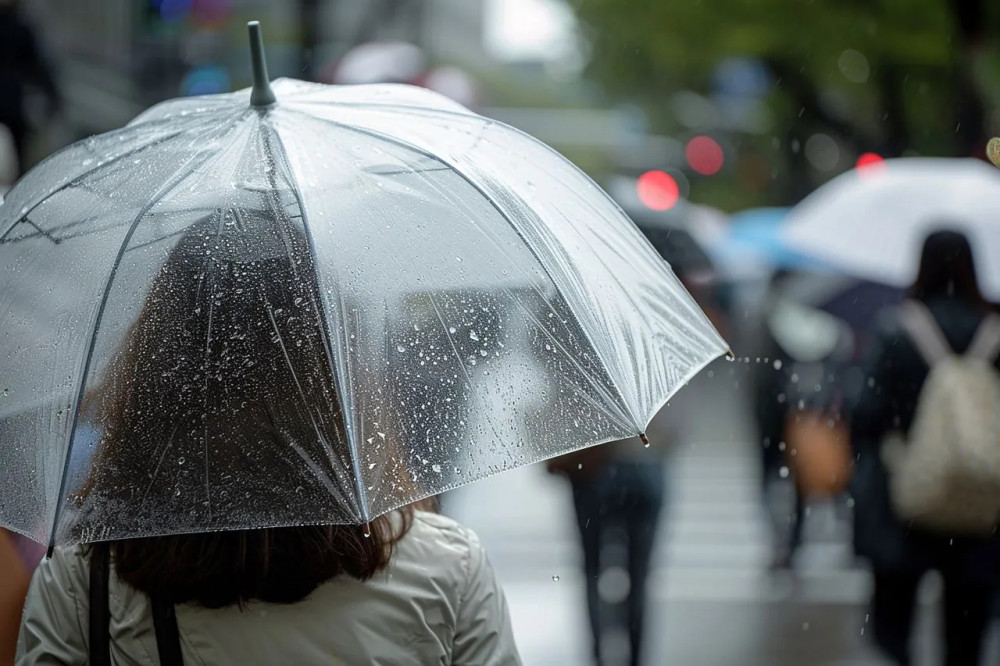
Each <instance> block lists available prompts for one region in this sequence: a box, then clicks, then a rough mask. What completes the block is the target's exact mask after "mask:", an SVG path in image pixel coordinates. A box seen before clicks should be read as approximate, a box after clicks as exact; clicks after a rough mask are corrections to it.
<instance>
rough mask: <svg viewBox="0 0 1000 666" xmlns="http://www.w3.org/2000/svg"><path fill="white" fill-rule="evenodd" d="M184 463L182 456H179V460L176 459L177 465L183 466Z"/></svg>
mask: <svg viewBox="0 0 1000 666" xmlns="http://www.w3.org/2000/svg"><path fill="white" fill-rule="evenodd" d="M185 462H186V461H185V459H184V456H181V457H180V458H178V459H177V464H178V465H183V464H184V463H185Z"/></svg>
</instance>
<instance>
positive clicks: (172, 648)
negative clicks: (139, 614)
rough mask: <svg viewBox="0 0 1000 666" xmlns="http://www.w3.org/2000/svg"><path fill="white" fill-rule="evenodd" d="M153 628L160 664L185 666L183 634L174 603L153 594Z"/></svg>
mask: <svg viewBox="0 0 1000 666" xmlns="http://www.w3.org/2000/svg"><path fill="white" fill-rule="evenodd" d="M151 600H152V602H153V630H154V631H155V632H156V651H157V652H158V653H159V655H160V666H183V665H184V657H183V656H182V655H181V635H180V632H179V631H178V630H177V613H176V612H175V611H174V605H173V604H172V603H170V602H168V601H165V600H164V599H163V598H162V597H159V596H156V595H153V597H152V599H151Z"/></svg>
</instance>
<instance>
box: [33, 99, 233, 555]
mask: <svg viewBox="0 0 1000 666" xmlns="http://www.w3.org/2000/svg"><path fill="white" fill-rule="evenodd" d="M238 120H239V119H238V118H237V119H235V120H233V121H232V122H231V123H230V124H229V127H227V128H226V129H227V130H228V129H231V127H232V125H234V124H235V123H236V122H237V121H238ZM178 134H179V132H178ZM213 156H214V154H211V155H200V154H197V153H196V154H195V157H193V158H192V159H190V160H188V161H187V162H185V163H184V164H182V165H181V166H180V167H178V168H177V169H176V170H175V171H174V173H173V175H172V176H171V178H170V180H168V181H167V183H166V184H165V185H164V186H163V187H162V188H161V189H160V191H159V192H157V193H156V194H155V195H154V196H153V197H152V198H151V199H150V200H149V201H147V202H146V204H145V205H143V207H142V208H141V209H140V210H139V212H138V213H136V216H135V218H134V219H133V220H132V224H131V225H130V226H129V229H128V231H127V232H126V233H125V237H124V238H123V239H122V242H121V245H120V246H119V248H118V255H117V256H116V257H115V261H114V263H113V264H112V265H111V272H110V274H109V275H108V281H107V282H106V283H105V285H104V294H103V295H102V296H101V301H100V305H99V306H98V308H97V314H96V316H95V317H94V324H93V326H92V328H91V336H90V346H89V348H88V349H87V356H86V358H85V360H84V363H83V371H82V373H81V375H80V389H79V391H78V393H77V398H76V407H75V409H74V410H73V423H72V425H71V426H70V432H71V433H72V432H74V431H75V430H76V426H77V423H78V422H79V420H80V405H81V404H83V396H84V393H85V391H86V388H87V375H88V374H89V373H90V364H91V361H93V356H94V349H95V348H96V347H97V334H98V331H99V329H100V326H101V319H102V318H103V317H104V310H105V308H106V307H107V305H108V297H109V296H110V295H111V287H112V286H113V285H114V281H115V275H116V274H117V273H118V267H119V266H120V265H121V262H122V258H123V257H124V256H125V251H126V249H127V248H128V244H129V241H130V240H132V236H133V235H134V234H135V230H136V229H137V228H138V226H139V223H140V222H141V221H142V219H143V218H144V217H145V216H146V213H148V212H149V211H150V209H152V208H153V206H155V205H156V204H157V203H159V202H160V201H162V200H163V198H164V197H166V196H167V195H168V194H170V193H171V192H173V190H174V188H176V187H177V186H178V185H180V184H181V183H182V182H184V179H185V178H187V177H188V176H189V175H190V174H191V173H193V171H194V170H190V171H185V168H186V167H188V166H190V165H191V164H192V163H193V162H195V161H196V158H197V157H202V158H203V159H202V160H201V164H199V166H201V165H202V164H205V163H206V162H208V161H209V159H210V158H212V157H213ZM72 448H73V445H72V442H70V446H69V447H67V449H66V455H65V459H64V460H63V472H62V476H61V478H60V480H59V493H58V495H57V496H56V507H55V512H54V513H53V516H52V529H51V532H50V533H49V547H48V552H49V555H51V554H52V550H53V549H54V548H55V540H56V530H57V529H58V528H59V514H60V513H61V511H62V506H63V503H64V502H63V494H64V493H65V492H66V478H67V475H68V472H69V464H70V453H71V450H72Z"/></svg>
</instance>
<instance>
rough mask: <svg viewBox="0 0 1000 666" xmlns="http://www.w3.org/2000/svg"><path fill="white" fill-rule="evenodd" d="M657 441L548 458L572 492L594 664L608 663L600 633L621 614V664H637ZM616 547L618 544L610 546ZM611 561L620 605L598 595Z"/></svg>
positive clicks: (655, 515) (659, 483)
mask: <svg viewBox="0 0 1000 666" xmlns="http://www.w3.org/2000/svg"><path fill="white" fill-rule="evenodd" d="M658 444H659V446H656V447H652V446H651V447H649V448H646V447H644V446H643V445H642V444H640V442H639V441H638V440H635V439H630V440H623V441H620V442H613V443H610V444H602V445H600V446H597V447H591V448H587V449H583V450H581V451H578V452H576V453H571V454H568V455H565V456H560V457H559V458H554V459H552V460H550V461H549V463H548V469H549V471H550V472H551V473H555V474H561V475H564V476H565V477H567V478H568V479H569V481H570V485H571V487H572V491H573V508H574V510H575V513H576V523H577V527H578V529H579V531H580V542H581V546H582V548H583V569H584V578H585V581H586V589H587V613H588V619H589V621H590V630H591V635H592V637H593V651H594V659H595V663H596V664H607V663H611V662H610V661H609V660H608V658H607V657H608V655H607V654H605V653H606V646H605V642H604V638H605V637H606V636H607V634H608V633H609V630H613V629H615V628H617V627H619V626H621V624H620V619H621V618H622V616H624V624H625V626H626V627H627V629H628V637H629V662H628V663H629V664H631V665H632V666H638V665H639V664H641V663H643V661H642V647H643V628H644V627H643V625H644V621H645V609H646V579H647V577H648V574H649V564H650V557H651V555H652V552H653V545H654V544H655V543H656V534H657V526H658V523H659V518H660V513H661V511H662V508H663V504H664V495H665V476H666V469H665V466H664V463H663V453H662V447H663V445H664V444H665V443H662V442H658ZM616 545H617V546H619V548H617V549H616V548H614V546H616ZM609 546H610V548H609ZM614 551H617V552H619V553H621V554H623V561H620V562H609V561H607V556H608V554H609V553H611V552H614ZM612 566H619V567H620V568H622V569H624V570H625V572H626V573H627V575H628V582H627V594H625V595H623V596H624V601H623V603H624V609H622V608H620V607H618V608H616V607H615V606H616V605H615V604H614V603H609V601H608V600H606V599H605V598H604V597H606V596H607V590H606V589H605V590H602V586H601V585H600V584H599V583H600V579H601V576H602V574H603V573H605V572H606V571H608V570H609V569H611V568H612ZM602 592H604V594H603V595H602ZM622 610H624V613H622V612H621V611H622Z"/></svg>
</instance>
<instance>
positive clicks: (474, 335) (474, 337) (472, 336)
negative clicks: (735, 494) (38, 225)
mask: <svg viewBox="0 0 1000 666" xmlns="http://www.w3.org/2000/svg"><path fill="white" fill-rule="evenodd" d="M469 339H470V340H473V341H475V342H479V335H478V334H477V333H476V332H475V331H469Z"/></svg>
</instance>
